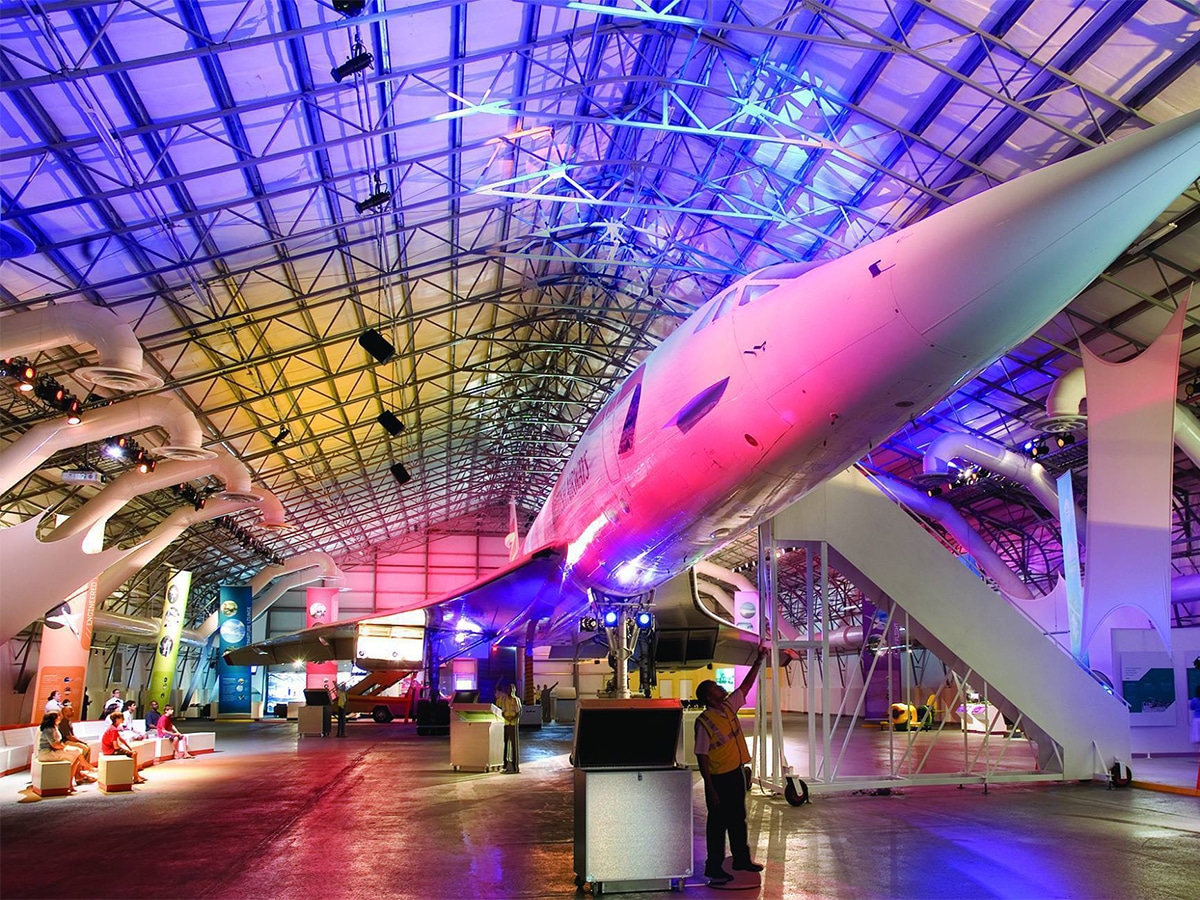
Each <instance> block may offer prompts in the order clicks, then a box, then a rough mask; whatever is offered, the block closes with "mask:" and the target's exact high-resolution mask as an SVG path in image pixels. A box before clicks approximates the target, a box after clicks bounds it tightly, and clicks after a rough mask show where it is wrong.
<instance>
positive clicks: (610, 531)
mask: <svg viewBox="0 0 1200 900" xmlns="http://www.w3.org/2000/svg"><path fill="white" fill-rule="evenodd" d="M1197 177H1200V112H1193V113H1190V114H1188V115H1186V116H1181V117H1179V118H1177V119H1174V120H1172V121H1170V122H1167V123H1164V124H1161V125H1158V126H1156V127H1153V128H1149V129H1147V130H1145V131H1142V132H1139V133H1138V134H1135V135H1132V136H1130V137H1127V138H1124V139H1122V140H1119V141H1115V142H1113V143H1109V144H1105V145H1103V146H1100V147H1098V148H1096V149H1093V150H1090V151H1088V152H1086V153H1082V154H1080V155H1078V156H1075V157H1073V158H1071V159H1068V160H1065V161H1062V162H1059V163H1056V164H1054V165H1050V166H1047V167H1046V168H1044V169H1041V170H1038V171H1035V172H1031V173H1029V174H1027V175H1024V176H1022V177H1020V178H1017V179H1015V180H1013V181H1011V182H1008V183H1005V184H1002V185H999V186H997V187H994V188H991V189H990V190H987V191H985V192H983V193H981V194H977V195H975V196H973V197H970V198H968V199H965V200H963V201H961V202H959V203H956V204H955V205H953V206H951V207H949V208H947V209H944V210H942V211H940V212H938V213H936V214H934V215H932V216H929V217H928V218H926V219H924V220H922V221H919V222H917V223H915V224H913V225H911V226H909V227H907V228H905V229H903V230H901V231H898V232H896V233H894V234H891V235H889V236H887V237H884V238H882V239H880V240H878V241H875V242H874V243H872V244H869V245H866V246H864V247H861V248H859V249H857V250H855V251H853V252H852V253H849V254H847V255H845V256H842V257H840V258H838V259H836V260H833V261H830V262H824V263H820V264H815V263H814V264H808V263H785V264H781V265H776V266H771V267H769V268H766V269H762V270H760V271H757V272H753V273H751V274H750V275H747V276H746V277H745V278H743V279H741V280H740V281H738V282H737V283H736V284H734V285H732V286H730V287H728V288H726V289H725V290H723V291H721V292H720V293H719V294H718V295H717V296H715V297H713V298H711V299H710V300H709V301H708V302H706V303H704V304H703V305H702V306H701V307H700V308H699V309H698V310H697V311H696V312H695V313H694V314H693V315H692V316H691V317H690V318H689V319H687V320H686V321H685V322H683V323H682V324H681V325H680V326H679V327H678V328H677V329H676V330H675V331H674V332H673V333H672V334H671V335H670V336H669V337H668V338H667V339H666V340H665V341H664V342H663V343H662V344H661V345H660V346H659V347H658V348H656V349H655V350H654V352H652V353H651V354H650V355H649V356H648V357H647V358H646V359H645V361H644V362H643V363H642V364H641V365H640V366H638V368H637V369H636V370H635V371H634V372H633V373H632V374H630V375H629V377H628V378H626V379H625V381H624V383H623V384H622V385H621V386H620V388H619V389H618V390H617V391H616V393H615V394H614V395H613V396H612V397H611V398H610V399H609V400H608V402H607V403H605V405H604V407H603V408H602V409H601V411H600V413H599V414H598V415H597V416H596V418H595V419H594V420H593V421H592V422H591V423H590V424H589V426H588V428H587V429H586V431H585V432H584V433H583V435H582V436H581V437H580V439H579V442H578V443H577V444H576V446H575V448H574V451H573V452H572V454H571V456H570V459H569V460H568V461H567V463H566V465H565V466H564V468H563V471H562V474H561V476H560V478H559V480H558V482H557V483H556V485H555V487H554V489H553V491H552V492H551V494H550V498H549V500H548V502H547V503H546V506H545V507H544V508H543V509H542V510H541V512H540V513H539V514H538V516H537V518H536V519H535V521H534V522H533V524H532V526H531V527H530V529H529V532H528V534H527V535H526V536H525V538H524V541H523V544H522V552H521V554H520V555H519V556H518V557H517V558H516V559H515V560H513V561H512V562H511V563H510V564H509V565H507V566H505V567H503V568H501V569H500V570H498V571H496V572H493V573H491V574H490V575H488V576H486V577H484V578H482V579H480V580H479V581H477V582H475V583H473V584H471V585H469V586H467V587H465V588H463V589H461V590H458V591H455V592H453V593H452V594H450V595H448V596H445V597H440V598H435V599H434V600H431V601H430V602H429V603H428V604H425V605H424V606H425V607H426V613H425V615H426V617H427V622H426V624H427V625H428V626H429V627H430V628H431V629H433V630H434V631H435V632H437V631H440V632H442V633H444V634H446V635H447V636H448V637H453V639H454V640H455V641H456V642H458V643H459V644H460V645H461V644H462V643H463V642H464V638H466V637H470V638H471V639H472V640H474V639H476V638H477V639H479V640H486V641H489V642H493V643H495V642H499V641H503V640H515V641H524V640H529V639H541V640H549V639H552V638H553V637H554V636H555V634H556V633H563V632H565V631H570V630H573V629H575V628H577V617H578V616H579V615H580V614H582V613H583V612H585V611H586V610H587V607H588V605H589V603H590V604H594V605H596V606H600V605H605V604H610V603H617V604H618V605H619V606H620V608H621V609H627V608H629V606H630V605H631V604H632V605H634V606H638V605H650V604H652V603H653V600H652V597H653V593H654V591H655V589H656V588H659V587H660V586H661V585H663V584H664V583H665V582H667V581H668V580H669V579H671V578H672V577H673V576H676V575H678V574H679V573H681V572H684V571H685V570H687V569H688V567H689V566H691V565H693V564H694V563H696V562H697V561H698V560H700V559H702V558H703V557H705V556H707V555H708V554H710V553H712V552H713V551H714V550H716V549H718V548H719V547H721V546H722V545H723V544H726V543H728V542H729V541H731V540H733V539H734V538H736V537H738V536H739V535H741V534H744V533H745V532H746V531H747V530H748V529H750V528H753V527H755V526H756V525H758V524H759V523H760V522H763V521H765V520H766V519H767V518H769V517H770V516H771V515H772V514H773V513H775V512H777V511H779V510H780V509H782V508H784V507H785V506H786V505H787V504H789V503H791V502H793V501H795V500H796V499H797V498H799V497H800V496H801V495H803V494H804V493H805V492H806V491H808V490H810V489H811V488H813V487H814V486H816V485H817V484H819V483H820V482H821V481H822V480H824V479H826V478H828V477H830V476H832V475H834V474H836V473H837V472H839V471H841V470H842V469H844V468H846V467H847V466H849V465H851V464H852V463H854V462H855V461H856V460H857V459H859V458H860V457H862V456H863V455H864V454H865V453H866V452H867V451H869V450H870V448H871V447H873V446H875V445H877V444H878V443H880V442H881V441H883V440H885V439H886V438H887V437H888V436H890V435H891V434H893V433H894V432H895V431H896V430H897V429H899V428H900V427H901V426H903V425H904V423H905V422H906V421H907V420H908V419H909V417H910V416H912V415H914V414H919V413H921V412H923V411H925V410H927V409H929V408H930V407H931V406H933V405H934V404H935V403H937V402H938V401H940V400H941V399H943V398H944V397H946V396H947V395H948V394H949V393H951V392H952V391H953V390H954V389H956V388H957V387H959V386H960V385H962V384H964V383H966V382H967V381H968V380H970V379H971V378H973V377H974V376H975V375H977V374H978V373H979V372H980V371H981V370H982V369H983V368H984V367H986V366H987V365H988V364H990V363H991V361H992V360H994V359H996V358H997V357H999V356H1000V355H1001V354H1003V353H1005V352H1007V351H1008V350H1010V349H1011V348H1013V347H1014V346H1016V345H1017V344H1019V343H1021V342H1022V341H1023V340H1025V339H1026V338H1027V337H1029V336H1030V335H1031V334H1033V333H1034V332H1035V331H1036V330H1037V329H1038V328H1040V327H1041V326H1042V325H1043V324H1045V323H1046V322H1047V321H1048V320H1049V319H1050V318H1051V317H1052V316H1053V315H1054V314H1056V313H1057V312H1059V311H1060V310H1061V309H1063V308H1064V307H1065V306H1066V305H1067V304H1068V303H1069V302H1070V301H1071V300H1072V299H1073V298H1074V297H1075V296H1076V295H1077V294H1078V293H1079V292H1080V291H1082V290H1083V289H1084V288H1085V287H1086V286H1087V285H1088V284H1089V283H1090V282H1091V281H1092V280H1093V279H1094V278H1096V277H1097V276H1098V275H1099V274H1100V273H1101V272H1102V271H1103V270H1104V268H1105V267H1106V266H1107V265H1108V264H1109V263H1110V262H1111V261H1112V260H1113V259H1115V258H1116V257H1117V255H1118V254H1120V253H1121V252H1122V251H1123V250H1124V249H1125V248H1126V247H1128V246H1129V245H1130V244H1131V243H1132V242H1133V241H1134V240H1135V239H1136V238H1137V237H1138V236H1139V234H1140V233H1141V232H1142V231H1143V230H1144V229H1145V228H1146V227H1147V226H1149V225H1150V224H1151V223H1152V222H1153V221H1154V220H1155V218H1156V217H1157V216H1158V215H1159V213H1160V212H1162V210H1164V209H1165V208H1166V207H1167V206H1168V205H1169V204H1170V203H1171V202H1172V201H1173V200H1175V199H1176V198H1177V197H1178V196H1179V195H1180V193H1182V192H1183V190H1184V189H1185V188H1186V187H1187V186H1188V184H1189V183H1191V182H1192V181H1194V180H1195V179H1196V178H1197ZM391 612H398V611H395V610H393V611H388V612H384V611H380V612H376V613H373V614H371V615H370V616H367V617H364V618H362V619H357V620H354V621H352V622H343V623H338V624H335V625H329V626H324V627H322V628H316V629H309V630H308V631H304V632H297V633H295V634H292V635H287V636H284V637H280V638H276V639H273V640H271V641H267V642H264V643H261V644H257V645H253V646H252V647H249V648H244V649H239V650H236V651H231V652H230V653H229V654H228V655H227V659H229V660H230V661H231V662H234V663H235V664H246V663H259V664H263V663H270V662H291V661H293V660H296V659H298V658H305V659H321V658H324V659H331V658H332V659H339V658H340V659H357V660H358V661H359V662H360V664H362V665H364V667H367V668H371V667H382V666H387V665H389V664H390V665H397V666H405V665H407V666H413V665H416V664H417V663H418V662H419V661H416V660H413V659H407V660H401V659H397V660H392V661H391V662H390V663H389V661H388V660H386V659H374V660H373V659H371V657H372V656H374V655H375V654H374V653H371V652H370V651H368V650H364V649H363V648H361V647H358V646H357V641H358V638H359V637H360V636H362V635H364V634H365V631H364V629H367V630H370V629H371V628H372V627H376V628H377V627H379V626H381V625H384V624H386V623H388V622H396V621H398V620H397V619H396V618H394V617H392V618H389V615H388V614H389V613H391ZM463 623H470V624H469V625H464V624H463ZM464 629H465V633H464ZM621 630H623V629H621ZM614 631H617V630H616V629H614V630H613V631H610V639H611V638H612V637H614V634H613V632H614ZM616 636H617V637H618V638H619V633H618V634H617V635H616ZM364 643H365V641H364ZM450 650H451V652H453V646H451V647H450ZM401 656H411V654H401ZM722 657H724V658H722ZM713 658H715V659H717V660H718V661H722V662H744V661H745V648H744V646H740V647H739V646H738V642H736V641H733V642H725V644H724V649H722V646H721V645H719V644H718V645H717V646H715V647H714V650H713ZM427 662H428V661H427ZM621 668H623V667H621Z"/></svg>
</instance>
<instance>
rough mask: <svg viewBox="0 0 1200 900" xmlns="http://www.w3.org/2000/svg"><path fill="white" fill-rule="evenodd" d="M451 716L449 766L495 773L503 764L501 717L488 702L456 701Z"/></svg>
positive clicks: (502, 722) (457, 768)
mask: <svg viewBox="0 0 1200 900" xmlns="http://www.w3.org/2000/svg"><path fill="white" fill-rule="evenodd" d="M450 712H451V715H450V765H451V766H453V767H454V769H455V771H458V770H464V771H467V772H494V771H498V770H499V769H500V768H502V767H503V765H504V720H503V719H501V718H500V717H499V716H498V715H496V712H495V707H493V706H492V705H491V704H490V703H456V704H455V705H454V706H453V707H452V708H451V711H450Z"/></svg>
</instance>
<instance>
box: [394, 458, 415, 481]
mask: <svg viewBox="0 0 1200 900" xmlns="http://www.w3.org/2000/svg"><path fill="white" fill-rule="evenodd" d="M392 477H393V478H395V479H396V484H406V483H407V482H409V481H412V476H411V475H409V474H408V469H406V468H404V463H396V464H395V465H394V466H392Z"/></svg>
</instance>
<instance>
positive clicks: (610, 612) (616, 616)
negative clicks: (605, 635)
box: [600, 609, 621, 628]
mask: <svg viewBox="0 0 1200 900" xmlns="http://www.w3.org/2000/svg"><path fill="white" fill-rule="evenodd" d="M600 618H601V621H603V622H604V627H605V628H613V627H615V626H616V624H617V622H618V621H619V620H620V618H621V614H620V613H619V612H617V611H616V610H615V609H606V610H604V612H602V613H601V614H600Z"/></svg>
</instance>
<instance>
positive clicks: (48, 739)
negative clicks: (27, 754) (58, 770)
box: [37, 712, 80, 794]
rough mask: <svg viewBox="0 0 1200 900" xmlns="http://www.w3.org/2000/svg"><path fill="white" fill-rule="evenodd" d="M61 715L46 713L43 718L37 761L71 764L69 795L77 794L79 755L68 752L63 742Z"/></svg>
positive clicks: (39, 726)
mask: <svg viewBox="0 0 1200 900" xmlns="http://www.w3.org/2000/svg"><path fill="white" fill-rule="evenodd" d="M60 717H61V716H60V714H59V713H56V712H55V713H46V714H45V715H44V716H42V721H41V724H39V725H38V744H37V760H38V762H69V763H70V764H71V787H70V788H69V789H68V791H67V793H70V794H73V793H75V785H76V784H77V783H78V781H77V775H78V773H79V766H80V762H79V759H80V757H79V754H78V753H75V754H71V753H68V752H67V750H66V746H65V745H64V744H63V742H62V736H61V735H60V734H59V733H58V720H59V718H60Z"/></svg>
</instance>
